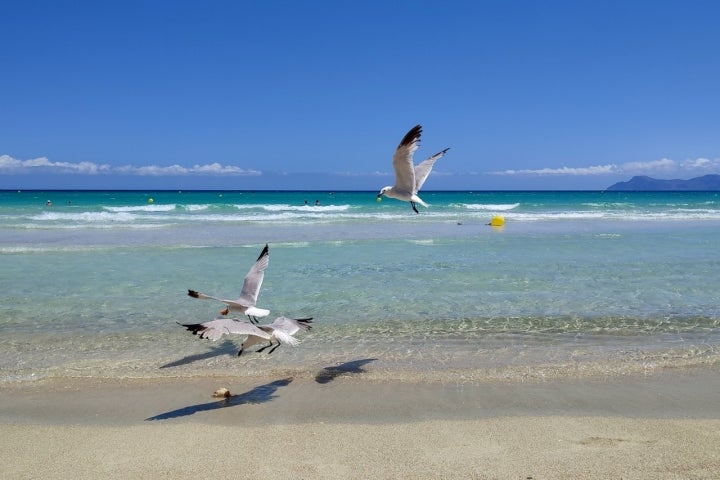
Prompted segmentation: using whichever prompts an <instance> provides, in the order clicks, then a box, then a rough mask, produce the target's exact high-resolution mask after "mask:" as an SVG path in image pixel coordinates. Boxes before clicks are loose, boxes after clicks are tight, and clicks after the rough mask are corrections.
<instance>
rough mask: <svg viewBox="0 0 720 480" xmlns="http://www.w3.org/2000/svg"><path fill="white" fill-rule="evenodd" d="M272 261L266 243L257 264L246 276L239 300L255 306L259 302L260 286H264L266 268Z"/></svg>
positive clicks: (243, 303)
mask: <svg viewBox="0 0 720 480" xmlns="http://www.w3.org/2000/svg"><path fill="white" fill-rule="evenodd" d="M269 262H270V254H269V253H268V246H267V244H265V248H263V250H262V252H260V256H259V257H258V259H257V261H256V262H255V264H254V265H253V266H252V268H250V271H249V272H248V274H247V275H246V276H245V281H244V282H243V287H242V290H241V291H240V298H238V299H237V302H238V303H239V304H241V305H243V306H245V307H254V306H255V303H256V302H257V297H258V294H259V293H260V287H261V286H262V282H263V278H265V269H266V268H267V266H268V263H269Z"/></svg>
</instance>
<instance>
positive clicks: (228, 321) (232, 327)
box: [180, 318, 272, 341]
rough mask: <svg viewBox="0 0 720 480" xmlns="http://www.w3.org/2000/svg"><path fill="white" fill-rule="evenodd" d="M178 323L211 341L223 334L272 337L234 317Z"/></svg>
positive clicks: (247, 322) (267, 338) (245, 321)
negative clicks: (202, 321)
mask: <svg viewBox="0 0 720 480" xmlns="http://www.w3.org/2000/svg"><path fill="white" fill-rule="evenodd" d="M180 325H182V326H183V327H185V328H187V329H188V330H189V331H191V332H192V333H193V335H197V336H198V337H200V338H208V339H210V340H212V341H215V340H218V339H219V338H220V337H222V336H223V335H225V334H235V335H255V336H257V337H261V338H264V339H266V340H270V337H272V335H270V334H269V333H267V332H265V331H263V330H260V329H259V328H258V327H256V326H255V325H253V324H252V323H250V322H249V321H247V320H238V319H235V318H217V319H215V320H210V321H209V322H204V323H189V324H185V323H181V324H180Z"/></svg>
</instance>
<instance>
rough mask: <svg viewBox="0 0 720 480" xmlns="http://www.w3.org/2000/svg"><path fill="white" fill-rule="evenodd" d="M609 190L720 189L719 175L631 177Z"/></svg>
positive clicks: (702, 190)
mask: <svg viewBox="0 0 720 480" xmlns="http://www.w3.org/2000/svg"><path fill="white" fill-rule="evenodd" d="M607 190H608V191H611V192H613V191H614V192H627V191H633V190H634V191H663V192H667V191H670V190H680V191H686V192H687V191H697V192H707V191H716V190H718V191H720V175H704V176H702V177H695V178H691V179H689V180H680V179H675V180H658V179H657V178H651V177H646V176H638V177H632V178H631V179H630V180H629V181H627V182H618V183H616V184H614V185H611V186H609V187H608V188H607Z"/></svg>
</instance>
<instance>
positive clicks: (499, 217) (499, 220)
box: [490, 215, 505, 227]
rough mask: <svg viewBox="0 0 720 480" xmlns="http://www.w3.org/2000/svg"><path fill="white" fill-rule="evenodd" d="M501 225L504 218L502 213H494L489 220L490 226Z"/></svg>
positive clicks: (503, 223) (503, 222)
mask: <svg viewBox="0 0 720 480" xmlns="http://www.w3.org/2000/svg"><path fill="white" fill-rule="evenodd" d="M503 225H505V218H504V217H503V216H502V215H495V216H494V217H493V218H492V220H490V226H491V227H502V226H503Z"/></svg>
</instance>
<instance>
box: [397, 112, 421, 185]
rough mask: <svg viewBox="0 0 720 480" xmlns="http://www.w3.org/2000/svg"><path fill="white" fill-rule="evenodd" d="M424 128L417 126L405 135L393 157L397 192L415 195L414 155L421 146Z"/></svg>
mask: <svg viewBox="0 0 720 480" xmlns="http://www.w3.org/2000/svg"><path fill="white" fill-rule="evenodd" d="M421 133H422V127H421V126H420V125H415V126H414V127H413V128H411V129H410V131H409V132H408V133H406V134H405V136H404V137H403V139H402V141H401V142H400V145H398V147H397V149H396V150H395V155H393V169H395V186H394V188H395V190H398V191H402V192H407V193H409V194H412V193H413V189H414V188H415V171H414V169H413V154H414V153H415V150H417V149H418V146H419V145H420V134H421Z"/></svg>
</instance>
